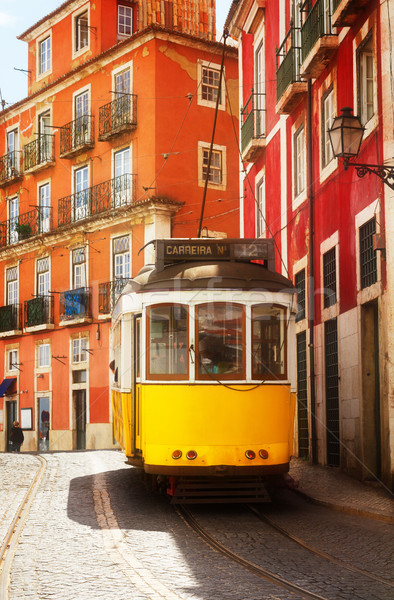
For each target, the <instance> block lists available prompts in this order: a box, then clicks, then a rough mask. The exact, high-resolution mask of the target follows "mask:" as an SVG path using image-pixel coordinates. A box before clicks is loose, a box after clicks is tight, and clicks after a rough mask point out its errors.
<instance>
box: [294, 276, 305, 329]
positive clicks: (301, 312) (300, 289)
mask: <svg viewBox="0 0 394 600" xmlns="http://www.w3.org/2000/svg"><path fill="white" fill-rule="evenodd" d="M294 285H295V287H296V289H297V302H298V311H297V314H296V321H301V320H302V319H305V316H306V313H305V292H306V284H305V269H302V271H298V273H296V274H295V277H294Z"/></svg>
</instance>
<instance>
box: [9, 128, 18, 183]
mask: <svg viewBox="0 0 394 600" xmlns="http://www.w3.org/2000/svg"><path fill="white" fill-rule="evenodd" d="M18 150H19V146H18V130H17V129H13V130H12V131H9V132H8V133H7V151H8V173H7V176H8V177H13V176H14V174H15V169H17V170H19V160H18Z"/></svg>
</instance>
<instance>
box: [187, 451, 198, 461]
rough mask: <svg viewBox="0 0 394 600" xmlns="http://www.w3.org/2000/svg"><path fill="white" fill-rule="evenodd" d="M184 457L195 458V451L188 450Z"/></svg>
mask: <svg viewBox="0 0 394 600" xmlns="http://www.w3.org/2000/svg"><path fill="white" fill-rule="evenodd" d="M186 458H187V459H188V460H194V459H195V458H197V452H196V451H195V450H189V452H187V454H186Z"/></svg>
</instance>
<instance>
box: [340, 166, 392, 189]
mask: <svg viewBox="0 0 394 600" xmlns="http://www.w3.org/2000/svg"><path fill="white" fill-rule="evenodd" d="M343 166H344V168H345V170H347V168H348V167H349V166H352V167H355V169H356V172H357V175H358V177H364V175H366V174H367V173H373V174H374V175H377V176H378V177H379V178H380V179H381V180H382V181H383V183H385V184H386V185H388V186H389V187H390V188H391V189H392V190H394V166H385V165H371V164H366V163H365V164H363V163H354V162H352V161H350V160H348V159H346V158H345V159H344V160H343Z"/></svg>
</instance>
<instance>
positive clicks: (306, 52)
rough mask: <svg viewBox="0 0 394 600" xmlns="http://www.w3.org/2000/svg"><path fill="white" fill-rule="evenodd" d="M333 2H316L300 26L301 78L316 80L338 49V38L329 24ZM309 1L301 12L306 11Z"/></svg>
mask: <svg viewBox="0 0 394 600" xmlns="http://www.w3.org/2000/svg"><path fill="white" fill-rule="evenodd" d="M332 1H333V0H316V2H315V4H314V5H313V6H312V8H311V9H310V10H309V11H308V13H307V15H306V18H305V22H304V23H303V25H302V26H301V46H302V65H301V77H305V78H306V79H308V78H317V77H319V76H320V75H321V73H322V72H323V71H324V69H325V68H326V66H327V64H328V63H329V61H330V60H331V57H332V55H333V54H334V53H335V52H336V50H337V48H338V36H337V35H336V34H334V32H333V29H332V23H331V14H332ZM308 5H309V1H308V0H307V2H305V3H304V4H303V7H302V10H303V11H307V10H308V8H307V7H308Z"/></svg>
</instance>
